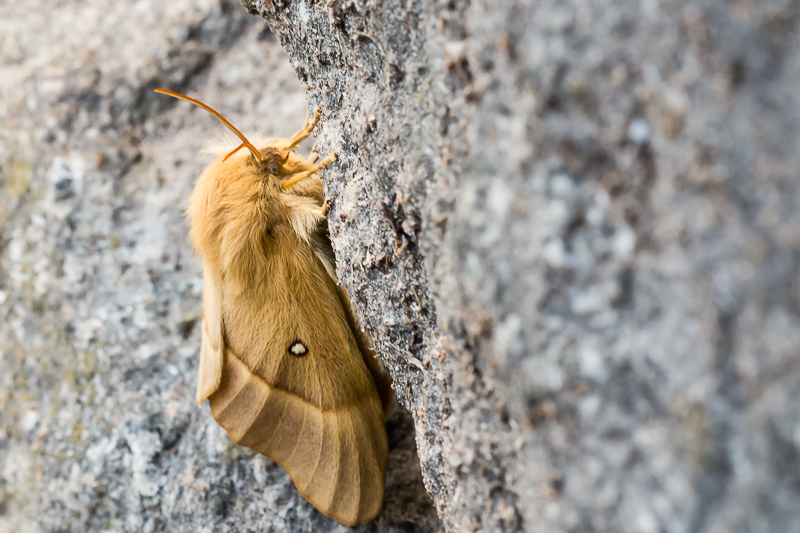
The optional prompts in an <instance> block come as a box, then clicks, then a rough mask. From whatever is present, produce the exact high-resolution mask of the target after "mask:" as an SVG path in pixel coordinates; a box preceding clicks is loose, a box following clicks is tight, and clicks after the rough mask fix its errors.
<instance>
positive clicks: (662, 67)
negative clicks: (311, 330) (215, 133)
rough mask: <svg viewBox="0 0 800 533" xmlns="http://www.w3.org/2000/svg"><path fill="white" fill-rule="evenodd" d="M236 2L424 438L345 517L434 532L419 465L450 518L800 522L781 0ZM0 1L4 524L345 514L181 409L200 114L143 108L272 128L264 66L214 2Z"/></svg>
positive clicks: (723, 526)
mask: <svg viewBox="0 0 800 533" xmlns="http://www.w3.org/2000/svg"><path fill="white" fill-rule="evenodd" d="M244 3H245V5H246V7H247V8H248V9H249V10H250V11H251V12H254V13H255V12H257V13H260V14H261V15H262V16H263V17H264V18H265V19H266V20H267V22H268V24H269V27H270V28H271V30H272V32H273V33H274V34H275V35H276V36H277V38H278V40H279V41H280V44H281V46H282V47H283V48H284V49H285V50H286V51H287V52H288V53H289V56H290V61H291V67H293V68H294V70H295V72H296V74H297V76H298V77H299V79H300V81H301V84H302V88H303V90H304V91H305V93H306V97H307V98H308V105H309V106H311V107H313V106H318V107H320V109H321V110H322V114H323V120H322V121H321V124H320V126H319V127H318V138H317V148H318V150H319V151H320V153H327V152H328V151H330V150H336V151H337V152H339V154H340V159H339V162H338V163H336V164H335V165H333V166H331V167H330V169H329V170H328V171H326V172H325V179H326V188H327V192H328V195H329V196H330V197H331V198H332V200H333V208H332V212H331V215H330V222H331V234H332V240H333V244H334V248H335V250H336V252H337V270H338V272H339V275H340V278H341V280H342V283H343V285H344V286H345V288H346V289H347V290H348V292H349V293H350V295H351V297H352V299H353V302H354V305H355V306H356V308H357V310H358V311H359V313H360V314H361V316H362V317H363V319H364V325H365V328H366V329H368V331H369V332H370V333H371V335H372V336H373V338H374V340H375V344H376V347H377V349H378V352H379V354H380V356H381V357H382V359H383V360H384V362H385V363H386V365H387V367H388V368H389V370H390V371H391V373H392V376H393V377H394V379H395V385H396V393H397V397H398V399H399V401H400V403H402V404H403V405H404V406H405V407H406V408H407V409H408V411H409V412H410V413H411V416H412V417H413V424H414V426H415V427H416V433H415V435H416V444H417V449H418V454H419V463H418V462H417V457H416V456H415V454H414V451H413V445H412V444H411V438H412V435H414V433H413V430H412V427H411V426H412V424H411V421H410V420H409V419H408V416H407V415H404V414H403V413H400V414H398V415H397V417H396V418H394V419H392V420H390V423H389V432H390V442H391V443H392V452H391V454H390V465H389V470H388V473H389V482H388V486H387V499H386V508H385V510H384V512H383V514H382V515H381V517H380V518H379V519H378V520H377V521H376V522H374V523H373V524H371V525H369V526H364V527H363V528H362V529H364V530H376V531H384V530H388V531H392V530H394V531H417V530H422V531H433V530H437V529H438V528H439V527H440V526H439V525H438V523H437V521H436V518H435V517H434V516H433V514H432V507H431V506H430V505H429V504H428V503H427V496H426V495H425V494H424V493H423V491H422V489H421V486H420V483H419V479H420V473H419V470H418V469H419V466H418V464H419V465H421V476H422V478H423V480H424V485H425V488H426V489H427V492H428V494H430V497H431V498H432V500H433V504H434V506H435V509H436V511H437V512H438V515H439V518H440V519H441V521H442V523H443V525H444V526H445V527H446V528H447V529H448V530H450V531H469V530H480V531H513V530H525V531H548V532H552V531H608V532H613V531H626V532H627V531H633V532H636V533H650V532H662V531H663V532H669V533H679V532H717V531H754V532H761V531H797V530H800V512H798V510H797V501H798V499H799V498H800V483H798V475H799V474H798V471H799V470H798V469H799V468H800V401H798V400H800V359H799V356H800V283H798V275H800V215H798V213H800V179H798V178H800V176H798V173H799V172H800V171H798V169H799V168H800V150H798V148H800V142H799V141H800V127H799V126H800V93H798V91H797V90H796V88H797V87H798V86H800V57H798V55H797V54H796V53H794V52H795V51H796V50H797V48H798V45H800V42H799V41H800V37H798V31H797V26H798V20H800V12H798V7H797V5H796V4H797V3H796V2H792V1H790V0H768V1H762V2H759V3H754V4H748V3H737V4H735V5H733V4H730V3H727V2H722V1H721V0H702V1H700V2H695V3H693V4H690V5H687V4H686V3H685V2H676V1H672V0H665V1H662V2H633V1H631V0H616V1H613V2H604V3H602V4H600V3H597V2H594V3H593V2H586V1H584V0H576V1H569V2H564V1H558V2H557V1H552V0H547V1H540V2H516V1H512V2H499V1H490V0H483V1H480V2H465V1H463V0H450V1H444V0H434V1H432V2H421V1H409V2H403V3H400V2H394V1H389V0H373V1H370V0H334V1H331V2H309V1H308V0H294V1H291V2H289V1H287V0H245V2H244ZM0 9H2V15H3V16H2V17H0V19H2V20H3V21H5V22H3V24H4V27H6V28H9V31H8V32H5V33H4V35H7V36H8V37H6V38H4V39H3V40H2V41H0V50H2V52H3V54H2V57H3V75H0V101H2V102H3V104H4V105H3V106H0V113H2V116H0V151H1V152H2V153H1V154H0V156H1V157H0V161H2V165H3V167H2V178H1V179H0V366H1V367H2V368H3V372H0V530H3V531H5V530H10V531H26V532H27V531H38V530H42V531H61V530H65V531H69V530H73V531H94V530H101V529H103V528H105V529H111V530H118V531H153V530H166V531H203V530H204V529H203V528H206V529H207V530H208V531H212V530H213V531H248V530H252V531H324V530H340V529H344V528H343V527H341V526H339V525H337V524H336V523H334V522H332V521H330V520H328V519H326V518H324V517H322V516H321V515H320V514H319V513H317V512H316V511H315V510H314V509H313V508H312V507H311V506H310V505H308V504H307V503H305V502H304V501H303V500H302V498H301V497H300V496H299V495H298V494H297V492H296V491H295V490H294V488H293V486H292V484H291V482H290V481H289V480H288V478H287V477H286V476H285V474H284V473H283V472H282V471H281V470H280V469H279V468H277V467H275V466H274V464H272V463H271V462H270V461H268V460H266V459H264V458H262V457H259V456H257V455H254V454H251V453H249V452H247V451H246V450H244V449H241V448H237V447H235V446H232V445H231V444H230V442H229V441H228V439H227V437H226V436H225V435H224V432H223V431H222V430H221V429H220V428H219V427H217V426H216V424H215V423H214V422H213V420H212V419H211V417H210V415H209V413H208V412H207V410H206V409H205V408H198V407H196V406H194V405H193V401H192V390H193V385H194V374H195V371H196V360H197V352H198V346H199V335H198V331H197V328H196V327H195V325H196V323H197V321H198V319H199V313H200V291H201V282H200V269H199V265H198V264H197V261H196V260H195V259H194V258H192V257H191V251H190V249H189V247H188V245H187V244H186V239H185V235H186V229H185V225H184V223H183V221H182V220H181V216H180V210H181V208H182V206H183V205H185V199H186V198H187V196H188V193H189V190H190V189H191V185H192V182H193V179H194V178H195V176H197V175H198V173H199V172H200V170H201V169H202V167H203V164H204V162H205V160H204V159H203V158H202V157H196V156H195V155H194V154H195V153H196V152H197V147H198V143H199V142H200V140H205V139H207V138H208V133H207V132H208V131H209V121H210V120H211V119H210V118H209V117H208V116H206V115H205V114H204V113H202V112H201V111H199V110H195V109H191V108H188V106H183V105H176V103H174V102H171V101H169V100H165V99H159V98H157V97H155V96H154V95H151V94H150V90H151V89H152V88H154V87H156V86H164V87H167V88H172V89H177V90H181V89H184V90H186V91H188V92H192V93H193V94H198V95H201V96H202V98H203V99H204V100H206V101H208V102H209V103H211V104H212V105H214V106H215V107H217V108H218V109H220V110H221V111H224V112H225V113H226V115H228V118H230V119H231V120H232V121H233V122H234V123H235V124H237V126H241V127H242V128H243V129H247V128H248V127H261V128H263V127H265V126H266V127H272V128H275V130H274V131H270V132H268V133H271V134H272V133H275V134H287V133H290V132H292V131H294V129H295V128H296V125H297V124H298V123H299V122H300V121H301V119H302V113H303V104H304V101H305V97H304V96H303V94H302V93H299V92H292V91H293V83H294V82H293V79H292V78H293V76H292V73H291V71H290V69H288V68H286V67H287V65H285V64H284V65H283V67H284V68H281V67H280V64H281V62H282V61H283V59H281V52H280V51H279V50H276V47H275V46H274V43H271V42H269V37H268V35H269V34H268V33H267V32H264V31H263V30H262V29H261V28H260V27H259V26H258V24H256V23H255V22H254V21H253V20H251V21H249V22H248V21H246V20H245V19H244V18H243V15H242V10H241V8H238V7H237V6H236V5H234V4H231V3H228V2H221V1H219V0H206V1H204V2H200V3H198V2H192V3H190V2H188V1H187V0H174V1H172V2H170V3H169V4H164V5H160V4H158V3H142V4H137V5H135V6H131V5H129V4H120V5H112V4H108V3H104V4H100V3H98V2H96V1H94V0H92V1H90V2H84V3H83V5H82V6H81V7H80V8H75V7H74V6H65V5H61V4H56V5H54V6H52V7H51V8H48V11H46V12H45V11H41V12H37V13H32V12H31V11H30V9H29V8H27V9H26V6H23V5H22V4H19V5H8V6H4V7H2V8H0ZM254 20H255V19H254ZM34 28H35V29H36V30H37V31H35V32H34V31H32V30H33V29H34ZM103 36H107V37H105V38H104V37H103ZM265 39H266V41H265ZM42 43H50V44H49V45H48V46H44V45H43V44H42ZM53 44H57V46H53Z"/></svg>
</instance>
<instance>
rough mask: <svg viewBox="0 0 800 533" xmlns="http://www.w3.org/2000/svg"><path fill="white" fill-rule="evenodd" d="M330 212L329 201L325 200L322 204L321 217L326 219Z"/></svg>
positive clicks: (328, 199)
mask: <svg viewBox="0 0 800 533" xmlns="http://www.w3.org/2000/svg"><path fill="white" fill-rule="evenodd" d="M330 210H331V199H330V198H325V201H324V202H322V216H324V217H327V216H328V213H329V212H330Z"/></svg>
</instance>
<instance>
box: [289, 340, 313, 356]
mask: <svg viewBox="0 0 800 533" xmlns="http://www.w3.org/2000/svg"><path fill="white" fill-rule="evenodd" d="M289 353H290V354H292V355H305V354H307V353H308V348H306V346H305V344H303V343H302V342H300V341H295V342H294V343H292V345H291V346H289Z"/></svg>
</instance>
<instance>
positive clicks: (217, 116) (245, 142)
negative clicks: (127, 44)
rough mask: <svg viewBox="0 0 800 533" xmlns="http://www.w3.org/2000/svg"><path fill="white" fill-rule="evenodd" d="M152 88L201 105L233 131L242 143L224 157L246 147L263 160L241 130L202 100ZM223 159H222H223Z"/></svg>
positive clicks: (258, 159) (260, 160)
mask: <svg viewBox="0 0 800 533" xmlns="http://www.w3.org/2000/svg"><path fill="white" fill-rule="evenodd" d="M154 90H155V92H157V93H161V94H166V95H167V96H172V97H173V98H177V99H178V100H184V101H186V102H189V103H190V104H194V105H196V106H197V107H201V108H203V109H205V110H206V111H208V112H209V113H211V114H212V115H214V117H216V118H217V120H219V121H220V122H222V123H223V124H225V126H226V127H227V128H228V129H229V130H231V131H232V132H233V133H235V134H236V136H237V137H239V139H241V140H242V144H241V145H240V146H239V147H238V148H236V150H234V151H233V152H231V153H229V154H228V155H226V156H225V159H228V158H229V157H230V156H232V155H233V154H234V153H236V152H237V151H238V150H239V149H241V148H242V147H246V148H247V149H248V150H250V153H252V154H253V157H255V158H256V161H258V162H259V163H261V162H262V161H263V159H262V157H261V152H259V151H258V150H256V147H255V146H253V145H252V144H250V141H248V140H247V137H245V136H244V135H242V132H240V131H239V130H237V129H236V128H235V127H234V126H233V124H231V123H230V122H228V121H227V120H226V119H225V117H223V116H222V115H220V114H219V113H218V112H216V111H215V110H214V109H212V108H211V107H209V106H207V105H206V104H204V103H203V102H201V101H200V100H195V99H194V98H190V97H188V96H186V95H184V94H181V93H176V92H173V91H166V90H164V89H154ZM223 161H224V159H223Z"/></svg>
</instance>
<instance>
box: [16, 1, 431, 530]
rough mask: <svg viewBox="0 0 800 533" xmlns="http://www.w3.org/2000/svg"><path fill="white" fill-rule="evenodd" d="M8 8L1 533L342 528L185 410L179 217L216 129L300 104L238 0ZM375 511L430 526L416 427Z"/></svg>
mask: <svg viewBox="0 0 800 533" xmlns="http://www.w3.org/2000/svg"><path fill="white" fill-rule="evenodd" d="M79 4H80V5H76V4H74V3H66V4H64V3H62V4H54V5H53V6H48V8H47V10H46V11H45V10H42V11H39V12H32V10H31V9H30V6H23V5H22V4H11V3H9V4H6V5H3V6H1V7H0V20H2V22H0V24H2V28H3V30H2V35H3V37H2V38H0V49H2V55H0V57H2V60H0V61H2V67H0V69H1V70H0V71H1V73H0V102H2V104H1V105H0V164H1V165H2V171H1V172H2V174H0V369H1V370H0V531H2V532H3V533H6V532H9V533H10V532H19V533H29V532H36V531H53V532H55V531H64V532H66V531H76V532H78V531H80V532H89V531H126V532H147V531H169V532H187V533H188V532H191V533H196V532H203V531H214V532H223V531H231V532H234V531H235V532H243V531H254V532H255V531H258V532H262V531H264V532H265V531H307V532H312V531H313V532H318V531H343V530H346V529H347V528H345V527H344V526H342V525H340V524H338V523H337V522H335V521H332V520H330V519H328V518H326V517H324V516H323V515H321V514H320V513H319V512H318V511H316V510H315V509H314V508H313V507H312V506H311V505H310V504H308V503H307V502H306V501H305V500H304V499H303V498H302V497H301V496H300V495H299V494H298V492H297V491H296V490H295V488H294V485H293V484H292V482H291V480H290V479H289V478H288V477H287V476H286V474H285V473H284V472H283V470H281V469H280V468H279V467H277V466H276V465H275V464H274V463H273V462H272V461H269V460H268V459H266V458H264V457H262V456H259V455H257V454H254V453H251V452H250V451H248V450H246V449H244V448H239V447H237V446H235V445H233V444H232V443H231V442H230V440H229V439H228V437H227V436H226V435H225V433H224V431H223V430H222V429H220V428H219V427H218V426H217V424H216V423H215V422H214V420H213V419H212V417H211V415H210V413H209V412H208V407H207V406H197V405H195V403H194V387H195V380H196V372H197V361H198V357H199V347H200V328H199V327H198V324H199V321H200V317H201V313H202V309H201V292H202V276H201V269H200V264H199V261H198V260H197V259H196V258H195V257H194V256H193V252H192V251H191V248H190V246H189V244H188V241H187V232H188V228H187V226H186V224H185V222H184V220H183V219H182V211H183V209H184V206H185V205H186V202H187V199H188V195H189V192H190V191H191V188H192V185H193V183H194V180H195V179H196V178H197V176H198V175H199V173H200V172H201V170H202V169H203V167H204V165H205V164H207V163H208V162H209V158H208V157H207V156H204V155H202V154H199V150H200V149H201V148H202V147H203V144H204V143H207V142H209V141H211V142H213V141H214V139H215V136H217V135H218V136H222V135H224V133H223V132H222V130H223V128H222V127H221V126H218V125H217V124H216V122H215V121H214V119H213V118H212V117H210V116H209V115H208V114H206V113H204V112H202V111H200V110H198V109H196V108H193V107H192V106H189V105H188V104H186V105H185V104H182V103H179V102H177V101H173V100H171V99H169V98H166V97H162V96H159V95H156V94H154V93H153V92H152V89H153V88H155V87H165V88H169V89H175V90H179V91H182V92H188V93H191V94H195V95H198V96H200V97H201V98H202V99H204V100H207V101H208V102H209V103H210V104H211V105H213V106H214V107H217V108H219V109H220V111H222V112H223V113H225V114H226V115H227V116H228V117H229V118H230V119H231V120H232V121H233V122H234V123H236V124H237V126H239V127H240V128H242V129H244V130H249V129H259V130H262V131H263V130H264V129H265V128H268V129H267V130H266V131H264V133H267V134H269V135H276V136H286V135H290V134H292V133H294V132H295V131H296V130H297V129H298V128H299V127H300V126H301V125H302V121H303V116H304V114H305V96H304V95H303V92H302V91H301V89H300V86H299V84H298V82H297V80H296V77H295V74H294V72H293V71H292V69H291V67H290V65H289V64H288V61H287V59H286V54H285V53H284V52H283V51H281V49H280V47H279V46H278V45H277V43H276V42H275V40H274V38H273V37H272V36H271V34H270V32H269V30H268V29H267V28H266V26H265V24H264V22H263V21H261V20H260V19H258V18H255V17H251V16H248V15H247V13H246V12H245V10H244V9H242V7H241V5H239V4H238V3H234V2H229V1H219V0H205V1H202V2H196V1H193V2H190V1H188V0H179V1H177V2H169V3H163V2H162V3H159V2H138V3H133V4H131V3H122V4H109V3H108V2H99V1H95V0H90V1H86V2H81V3H79ZM387 427H388V431H389V437H390V456H389V473H388V480H387V496H386V500H385V508H384V512H383V513H382V515H381V516H380V518H379V519H378V520H376V521H375V522H374V523H373V524H370V525H368V526H364V527H361V528H360V530H362V531H401V532H407V531H438V530H439V529H441V526H440V524H439V521H438V519H437V517H436V514H435V511H434V510H433V507H432V505H431V503H430V499H429V497H428V495H427V493H426V492H425V489H424V486H423V484H422V478H421V474H420V467H419V460H418V459H417V457H416V454H415V446H414V427H413V423H412V421H411V418H410V416H409V415H408V413H405V412H403V411H399V412H398V413H396V414H395V415H393V416H392V417H391V418H390V420H389V422H388V424H387Z"/></svg>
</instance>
